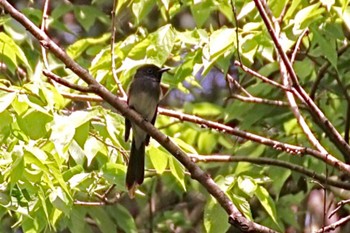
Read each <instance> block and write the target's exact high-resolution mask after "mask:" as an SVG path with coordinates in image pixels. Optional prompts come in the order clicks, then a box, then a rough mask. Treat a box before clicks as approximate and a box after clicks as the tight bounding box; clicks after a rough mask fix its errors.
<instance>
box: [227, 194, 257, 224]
mask: <svg viewBox="0 0 350 233" xmlns="http://www.w3.org/2000/svg"><path fill="white" fill-rule="evenodd" d="M230 195H231V196H232V198H231V200H232V202H233V204H234V205H235V206H236V207H237V208H238V209H239V211H241V212H242V214H243V215H244V216H245V217H246V218H248V219H249V220H253V216H252V213H251V211H250V205H249V202H248V201H247V200H246V199H245V198H244V197H241V196H238V195H236V194H234V193H231V194H230Z"/></svg>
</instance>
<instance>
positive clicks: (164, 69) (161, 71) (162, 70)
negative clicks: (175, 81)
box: [159, 67, 170, 74]
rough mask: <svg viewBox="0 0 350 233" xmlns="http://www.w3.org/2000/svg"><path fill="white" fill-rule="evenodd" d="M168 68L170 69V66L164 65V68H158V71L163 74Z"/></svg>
mask: <svg viewBox="0 0 350 233" xmlns="http://www.w3.org/2000/svg"><path fill="white" fill-rule="evenodd" d="M168 70H170V68H168V67H164V68H161V69H160V70H159V73H161V74H163V73H164V72H167V71H168Z"/></svg>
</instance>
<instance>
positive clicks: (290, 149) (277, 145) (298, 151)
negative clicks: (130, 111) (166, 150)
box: [158, 108, 350, 174]
mask: <svg viewBox="0 0 350 233" xmlns="http://www.w3.org/2000/svg"><path fill="white" fill-rule="evenodd" d="M158 112H159V113H160V114H163V115H165V116H170V117H174V118H177V119H179V120H181V121H188V122H192V123H196V124H199V125H203V126H206V127H208V128H211V129H215V130H218V131H221V132H224V133H228V134H232V135H235V136H238V137H241V138H244V139H247V140H251V141H254V142H257V143H260V144H263V145H266V146H269V147H272V148H273V149H275V150H280V151H285V152H287V153H289V154H294V155H305V154H310V155H312V156H314V157H315V158H317V159H320V160H322V161H324V162H325V163H327V164H329V165H331V166H333V167H335V168H338V169H340V170H342V171H344V172H345V173H347V174H350V165H348V164H345V163H343V162H342V161H340V160H338V159H336V158H335V157H334V156H332V155H330V154H325V153H321V152H319V151H317V150H313V149H311V148H308V147H302V146H295V145H291V144H287V143H282V142H279V141H276V140H272V139H269V138H265V137H262V136H259V135H256V134H253V133H249V132H245V131H243V130H239V129H236V128H232V127H230V126H227V125H224V124H220V123H217V122H214V121H209V120H205V119H203V118H200V117H197V116H193V115H189V114H185V113H179V112H176V111H173V110H169V109H164V108H158Z"/></svg>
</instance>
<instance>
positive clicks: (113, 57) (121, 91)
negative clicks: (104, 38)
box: [111, 0, 127, 98]
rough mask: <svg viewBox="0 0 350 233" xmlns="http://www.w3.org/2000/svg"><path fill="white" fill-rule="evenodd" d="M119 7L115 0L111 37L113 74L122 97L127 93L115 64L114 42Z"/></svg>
mask: <svg viewBox="0 0 350 233" xmlns="http://www.w3.org/2000/svg"><path fill="white" fill-rule="evenodd" d="M116 7H117V0H113V9H112V12H111V14H112V37H111V59H112V75H113V78H114V81H115V83H116V84H117V86H118V89H119V93H120V94H121V97H122V98H126V96H127V95H126V93H125V91H124V89H123V86H122V84H121V82H120V80H119V78H118V75H117V68H116V65H115V53H114V45H115V44H114V43H115V33H116V25H115V24H116V18H115V14H116V12H115V9H116Z"/></svg>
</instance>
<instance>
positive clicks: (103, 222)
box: [88, 207, 117, 233]
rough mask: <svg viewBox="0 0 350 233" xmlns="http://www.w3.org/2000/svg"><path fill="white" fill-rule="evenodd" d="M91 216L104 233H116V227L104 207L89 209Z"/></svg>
mask: <svg viewBox="0 0 350 233" xmlns="http://www.w3.org/2000/svg"><path fill="white" fill-rule="evenodd" d="M88 213H89V215H90V216H91V217H92V218H93V219H94V220H95V222H96V224H97V226H98V228H99V229H100V230H101V231H102V233H111V232H115V231H116V227H117V226H116V225H115V224H114V222H113V221H112V219H111V218H110V216H109V215H108V214H107V213H106V211H105V210H104V208H102V207H93V208H89V212H88Z"/></svg>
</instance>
